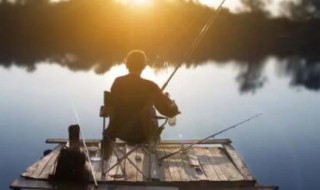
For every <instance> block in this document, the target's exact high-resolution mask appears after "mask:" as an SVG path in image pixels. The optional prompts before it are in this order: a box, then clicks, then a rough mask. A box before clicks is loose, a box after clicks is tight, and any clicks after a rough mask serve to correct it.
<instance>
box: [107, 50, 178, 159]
mask: <svg viewBox="0 0 320 190" xmlns="http://www.w3.org/2000/svg"><path fill="white" fill-rule="evenodd" d="M145 62H146V55H145V53H144V52H143V51H140V50H133V51H131V52H129V54H128V55H127V57H126V66H127V69H128V70H129V74H127V75H125V76H121V77H118V78H116V80H115V81H114V83H113V85H112V87H111V95H112V98H113V101H112V102H113V104H112V107H113V116H112V117H111V116H110V122H109V126H108V128H107V129H106V130H105V131H104V141H103V146H104V151H107V152H109V151H110V150H106V149H108V148H111V147H110V143H108V141H109V140H114V139H115V138H119V139H121V140H124V141H126V142H128V143H132V144H136V143H142V142H146V143H150V142H155V141H158V140H159V139H160V134H161V131H162V129H159V126H158V123H157V121H156V119H155V115H156V112H155V109H154V107H155V108H156V109H157V110H158V111H159V112H160V113H161V114H163V115H165V116H167V117H173V116H175V115H177V114H178V113H179V111H178V107H177V106H176V105H175V104H174V102H173V101H171V100H170V98H169V97H168V96H166V95H165V94H163V93H162V91H161V89H160V88H159V87H158V85H157V84H155V83H154V82H152V81H150V80H146V79H143V78H141V76H140V75H141V73H142V71H143V69H144V68H145V67H146V63H145ZM105 153H106V152H105ZM107 154H108V153H107ZM107 157H108V156H107Z"/></svg>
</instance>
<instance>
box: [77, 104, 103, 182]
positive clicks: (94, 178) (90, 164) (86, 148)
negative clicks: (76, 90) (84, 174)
mask: <svg viewBox="0 0 320 190" xmlns="http://www.w3.org/2000/svg"><path fill="white" fill-rule="evenodd" d="M72 108H73V111H74V115H75V117H76V120H77V123H78V125H79V131H80V135H81V138H82V142H83V146H84V149H85V153H86V156H87V159H88V162H89V166H90V170H91V175H92V178H93V182H94V186H95V187H98V183H97V179H96V175H95V172H94V170H93V167H92V163H91V160H90V156H89V151H88V147H87V145H86V142H85V138H84V136H83V134H82V130H81V127H80V122H79V118H78V114H77V111H76V108H75V106H74V104H73V102H72Z"/></svg>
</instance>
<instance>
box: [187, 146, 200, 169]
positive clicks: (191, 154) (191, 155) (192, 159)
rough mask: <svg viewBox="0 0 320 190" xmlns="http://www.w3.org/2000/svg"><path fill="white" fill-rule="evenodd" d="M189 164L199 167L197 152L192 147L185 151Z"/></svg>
mask: <svg viewBox="0 0 320 190" xmlns="http://www.w3.org/2000/svg"><path fill="white" fill-rule="evenodd" d="M187 155H188V161H189V165H190V166H193V167H200V163H199V160H198V157H197V154H196V152H195V150H194V149H191V150H189V151H188V152H187Z"/></svg>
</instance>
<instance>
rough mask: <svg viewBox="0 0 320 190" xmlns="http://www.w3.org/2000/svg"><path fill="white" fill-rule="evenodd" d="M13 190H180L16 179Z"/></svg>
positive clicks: (175, 189) (176, 189)
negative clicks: (58, 183) (57, 185)
mask: <svg viewBox="0 0 320 190" xmlns="http://www.w3.org/2000/svg"><path fill="white" fill-rule="evenodd" d="M10 188H11V189H29V190H31V189H42V190H49V189H50V190H53V189H57V188H58V189H82V190H93V189H95V190H106V189H117V190H137V189H139V190H179V188H177V187H161V186H136V185H135V186H126V185H110V184H106V183H100V184H99V187H98V188H96V187H94V186H93V184H87V185H86V186H81V185H78V184H71V183H69V184H61V185H59V187H56V186H55V187H53V186H52V184H50V183H49V182H47V181H39V180H25V179H16V180H14V181H13V182H12V184H11V185H10Z"/></svg>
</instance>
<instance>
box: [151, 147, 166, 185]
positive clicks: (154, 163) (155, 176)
mask: <svg viewBox="0 0 320 190" xmlns="http://www.w3.org/2000/svg"><path fill="white" fill-rule="evenodd" d="M156 154H157V152H155V153H152V154H150V179H151V180H153V181H160V180H161V179H162V181H164V173H163V169H162V168H161V166H160V163H159V162H158V160H157V155H156Z"/></svg>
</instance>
